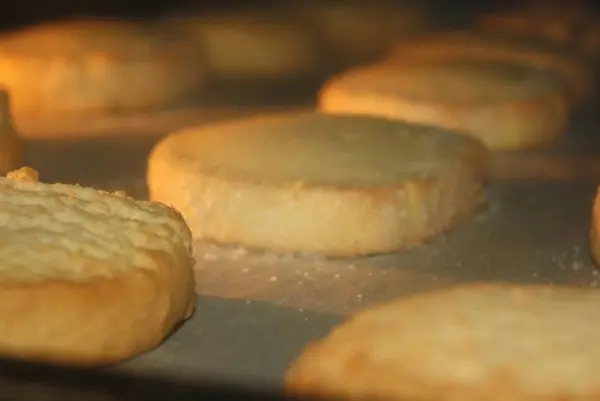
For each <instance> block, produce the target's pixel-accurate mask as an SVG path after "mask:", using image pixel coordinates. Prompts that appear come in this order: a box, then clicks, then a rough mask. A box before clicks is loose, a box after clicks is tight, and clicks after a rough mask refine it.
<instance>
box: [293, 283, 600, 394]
mask: <svg viewBox="0 0 600 401" xmlns="http://www.w3.org/2000/svg"><path fill="white" fill-rule="evenodd" d="M599 306H600V292H598V291H597V290H592V289H581V288H571V287H551V286H512V285H501V284H483V285H470V286H459V287H455V288H450V289H445V290H440V291H438V292H433V293H429V294H421V295H416V296H413V297H412V298H407V299H404V300H399V301H396V302H392V303H389V304H387V305H382V306H379V307H375V308H373V309H370V310H366V311H364V312H362V313H359V314H358V316H356V317H354V318H351V319H350V320H349V321H348V322H346V323H345V324H342V325H341V326H340V327H338V328H336V329H334V330H333V332H332V333H331V334H330V335H329V336H328V337H326V338H324V339H322V340H320V341H317V342H315V343H313V344H311V345H309V346H308V347H307V348H306V349H305V350H304V352H303V353H302V354H301V355H300V356H299V357H298V359H297V360H296V361H295V362H294V363H292V365H291V367H290V370H289V372H288V374H287V378H286V387H287V389H288V391H289V392H290V393H299V394H321V395H329V396H338V397H340V399H353V400H364V399H372V400H423V401H425V400H427V401H434V400H435V401H455V400H456V401H457V400H461V401H481V400H498V401H500V400H502V401H504V400H512V401H530V400H536V401H546V400H547V401H557V400H568V401H576V400H577V401H583V400H586V401H587V400H597V399H600V381H599V380H598V375H599V373H598V372H599V371H600V348H599V346H598V336H600V324H598V323H597V321H596V319H595V318H594V317H595V316H596V314H597V311H598V307H599Z"/></svg>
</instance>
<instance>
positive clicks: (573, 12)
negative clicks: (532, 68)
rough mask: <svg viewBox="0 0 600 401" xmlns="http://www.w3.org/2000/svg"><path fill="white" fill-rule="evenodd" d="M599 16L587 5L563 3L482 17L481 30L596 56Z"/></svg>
mask: <svg viewBox="0 0 600 401" xmlns="http://www.w3.org/2000/svg"><path fill="white" fill-rule="evenodd" d="M598 17H599V14H598V12H597V11H596V10H594V9H593V8H590V7H589V6H588V5H586V4H582V3H571V2H562V3H556V2H553V3H551V4H543V3H542V4H532V5H529V6H528V7H524V8H518V9H513V10H508V11H501V12H492V13H487V14H484V15H482V16H481V17H480V18H479V20H478V21H477V26H478V27H479V28H480V29H483V30H486V31H490V32H497V33H502V34H505V35H509V36H517V37H539V38H543V39H546V40H550V41H553V42H557V43H561V44H564V45H568V46H573V47H575V48H577V49H578V50H579V51H582V52H583V53H585V54H588V55H591V56H597V54H598V51H600V48H599V47H596V46H597V44H598V43H599V42H600V39H599V37H600V31H599V26H600V25H599V24H598Z"/></svg>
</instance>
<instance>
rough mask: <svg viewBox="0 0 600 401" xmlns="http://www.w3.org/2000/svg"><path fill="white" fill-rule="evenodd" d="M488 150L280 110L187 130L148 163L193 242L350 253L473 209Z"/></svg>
mask: <svg viewBox="0 0 600 401" xmlns="http://www.w3.org/2000/svg"><path fill="white" fill-rule="evenodd" d="M486 169H487V152H486V151H485V148H484V147H483V146H482V145H481V144H480V143H479V142H477V141H474V140H472V139H470V138H467V137H464V136H461V135H452V134H451V133H449V132H446V131H442V130H439V129H437V128H432V127H424V126H414V125H407V124H402V123H400V122H394V121H389V120H385V119H378V118H371V117H360V116H347V117H337V116H327V115H322V114H319V113H289V114H288V113H286V114H282V115H272V116H263V117H254V118H249V119H242V120H238V121H230V122H225V123H219V124H215V125H207V126H203V127H197V128H190V129H187V130H184V131H182V132H179V133H175V134H173V135H171V136H168V137H167V138H165V139H164V140H163V141H161V142H160V143H159V144H158V145H157V146H156V147H155V148H154V150H153V151H152V153H151V154H150V157H149V161H148V179H147V181H148V188H149V193H150V197H151V198H152V199H154V200H157V201H160V202H162V203H165V204H168V205H172V206H173V207H175V208H177V209H178V210H179V211H181V212H182V214H183V216H184V217H185V219H186V221H187V223H188V224H189V225H190V228H191V230H192V233H193V235H194V237H196V238H200V239H204V240H209V241H216V242H220V243H233V244H239V245H242V246H246V247H248V248H255V249H266V250H273V251H283V252H310V253H320V254H325V255H329V256H339V257H345V256H353V255H361V254H374V253H384V252H394V251H399V250H403V249H407V248H409V247H411V246H413V245H416V244H420V243H422V242H424V241H425V240H427V239H428V238H430V237H432V236H434V235H435V234H438V233H440V232H441V231H443V230H445V229H448V228H450V227H452V226H453V225H454V223H455V222H457V221H459V220H460V219H461V218H464V217H465V216H466V215H468V214H470V213H471V212H472V211H473V209H474V208H475V207H476V206H477V205H479V204H480V203H481V202H482V201H483V180H484V178H485V175H486V173H487V171H486Z"/></svg>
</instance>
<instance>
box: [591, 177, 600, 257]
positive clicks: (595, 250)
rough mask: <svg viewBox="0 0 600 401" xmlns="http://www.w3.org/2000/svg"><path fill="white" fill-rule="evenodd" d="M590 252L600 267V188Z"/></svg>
mask: <svg viewBox="0 0 600 401" xmlns="http://www.w3.org/2000/svg"><path fill="white" fill-rule="evenodd" d="M590 251H591V253H592V257H593V258H594V261H595V262H596V263H597V264H599V265H600V187H598V192H597V193H596V198H595V199H594V206H593V211H592V227H591V230H590Z"/></svg>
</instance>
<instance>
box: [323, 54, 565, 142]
mask: <svg viewBox="0 0 600 401" xmlns="http://www.w3.org/2000/svg"><path fill="white" fill-rule="evenodd" d="M567 98H568V94H567V93H566V92H565V86H564V82H563V81H562V80H561V79H560V77H558V76H556V75H554V74H551V73H545V72H541V71H537V70H533V69H531V68H528V67H524V66H519V65H512V64H505V63H493V62H483V61H474V60H470V61H464V62H463V61H450V60H447V61H444V62H436V63H433V62H432V63H430V62H423V63H417V62H415V60H412V61H409V62H407V63H400V62H397V63H394V64H393V65H375V66H368V67H362V68H357V69H354V70H350V71H347V72H345V73H342V74H340V75H339V76H336V77H333V78H331V79H330V80H329V82H327V83H326V84H325V85H324V87H323V88H322V90H321V92H320V94H319V100H318V108H319V110H320V111H322V112H325V113H329V114H364V115H374V116H381V117H387V118H393V119H398V120H403V121H408V122H413V123H422V124H430V125H435V126H439V127H442V128H446V129H451V130H457V131H460V132H464V133H465V134H468V135H472V136H474V137H476V138H479V139H480V140H481V141H483V142H484V143H485V144H486V145H487V146H488V147H489V148H492V149H517V148H529V147H536V146H542V145H547V144H549V143H551V142H552V141H554V140H555V139H556V138H557V137H558V136H559V135H560V134H562V133H563V131H564V129H565V125H566V120H567V102H568V100H567Z"/></svg>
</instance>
